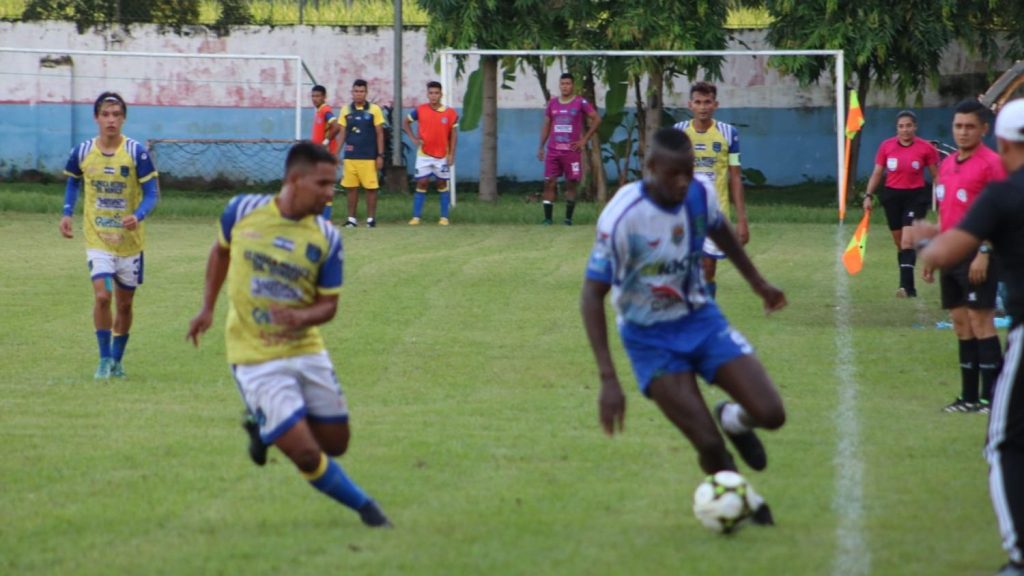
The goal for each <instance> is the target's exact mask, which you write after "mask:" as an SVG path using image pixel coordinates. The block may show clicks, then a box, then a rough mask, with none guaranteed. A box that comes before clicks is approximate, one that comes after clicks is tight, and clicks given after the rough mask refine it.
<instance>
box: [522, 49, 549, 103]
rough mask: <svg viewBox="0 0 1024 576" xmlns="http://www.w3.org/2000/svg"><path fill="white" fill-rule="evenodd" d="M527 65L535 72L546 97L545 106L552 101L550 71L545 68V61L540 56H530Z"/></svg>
mask: <svg viewBox="0 0 1024 576" xmlns="http://www.w3.org/2000/svg"><path fill="white" fill-rule="evenodd" d="M526 63H527V65H529V66H530V68H531V69H532V70H533V74H534V76H536V77H537V82H538V83H539V84H540V91H541V93H542V94H543V95H544V104H545V105H546V104H547V103H548V102H550V101H551V90H550V89H548V69H547V68H546V67H545V66H544V59H543V58H542V57H540V56H529V57H527V58H526Z"/></svg>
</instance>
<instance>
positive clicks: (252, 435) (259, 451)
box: [242, 413, 267, 466]
mask: <svg viewBox="0 0 1024 576" xmlns="http://www.w3.org/2000/svg"><path fill="white" fill-rule="evenodd" d="M242 428H243V429H245V432H246V433H247V434H248V435H249V458H250V459H252V461H253V464H256V465H257V466H263V465H264V464H266V463H267V445H266V444H264V443H263V439H262V438H260V426H259V424H257V423H256V420H254V419H253V417H252V414H248V413H246V415H245V417H244V418H243V419H242Z"/></svg>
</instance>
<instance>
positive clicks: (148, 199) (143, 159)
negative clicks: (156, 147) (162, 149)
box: [121, 145, 160, 230]
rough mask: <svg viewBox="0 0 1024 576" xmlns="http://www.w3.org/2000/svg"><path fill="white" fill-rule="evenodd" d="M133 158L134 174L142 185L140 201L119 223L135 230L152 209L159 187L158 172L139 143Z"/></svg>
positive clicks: (157, 196) (158, 195) (154, 205)
mask: <svg viewBox="0 0 1024 576" xmlns="http://www.w3.org/2000/svg"><path fill="white" fill-rule="evenodd" d="M134 160H135V174H136V176H137V177H138V179H139V184H140V185H141V186H142V202H140V203H139V206H138V207H137V208H136V209H135V211H134V212H132V213H131V214H128V215H127V216H123V217H122V218H121V225H122V226H124V227H125V229H126V230H135V229H136V228H137V227H138V225H139V222H142V221H143V220H145V219H146V216H149V213H150V212H152V211H153V208H155V207H156V203H157V200H159V198H160V187H159V185H158V184H157V176H158V174H157V171H156V166H154V165H153V159H152V158H151V157H150V155H149V152H148V151H147V150H146V149H145V148H143V147H142V146H141V145H139V146H138V147H137V148H135V156H134Z"/></svg>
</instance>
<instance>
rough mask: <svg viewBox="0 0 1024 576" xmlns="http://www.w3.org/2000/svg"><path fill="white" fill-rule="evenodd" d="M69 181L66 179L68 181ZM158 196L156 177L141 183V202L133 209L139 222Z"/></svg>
mask: <svg viewBox="0 0 1024 576" xmlns="http://www.w3.org/2000/svg"><path fill="white" fill-rule="evenodd" d="M70 181H71V180H68V182H70ZM159 197H160V192H159V190H157V185H156V178H150V179H149V180H146V181H145V182H143V183H142V202H141V203H140V204H139V207H138V208H136V209H135V217H136V218H138V219H139V222H142V221H143V220H145V219H146V216H149V213H150V212H152V211H153V208H155V207H156V201H157V199H158V198H159ZM65 209H66V208H65Z"/></svg>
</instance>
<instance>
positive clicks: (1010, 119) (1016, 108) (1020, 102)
mask: <svg viewBox="0 0 1024 576" xmlns="http://www.w3.org/2000/svg"><path fill="white" fill-rule="evenodd" d="M996 138H1002V139H1003V140H1006V141H1008V142H1024V98H1021V99H1017V100H1014V101H1013V102H1010V103H1009V104H1007V105H1005V106H1003V108H1002V110H1000V111H999V116H998V117H996Z"/></svg>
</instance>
